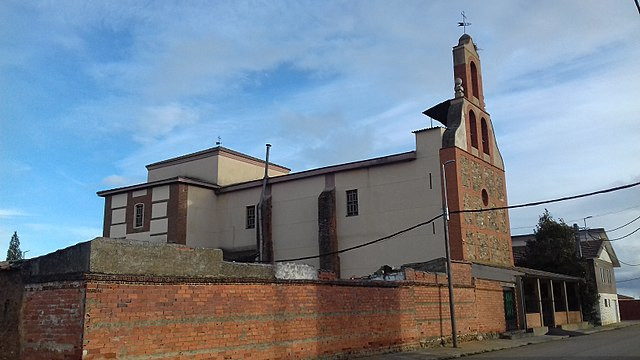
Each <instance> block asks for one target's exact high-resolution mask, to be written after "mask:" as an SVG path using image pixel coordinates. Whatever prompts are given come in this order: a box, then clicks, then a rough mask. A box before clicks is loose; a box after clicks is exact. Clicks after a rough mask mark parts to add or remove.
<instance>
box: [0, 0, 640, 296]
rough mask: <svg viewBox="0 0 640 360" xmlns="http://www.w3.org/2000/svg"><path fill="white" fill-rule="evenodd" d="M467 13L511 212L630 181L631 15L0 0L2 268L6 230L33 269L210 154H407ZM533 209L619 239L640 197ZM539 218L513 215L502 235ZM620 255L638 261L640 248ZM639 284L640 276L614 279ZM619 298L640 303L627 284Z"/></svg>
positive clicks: (481, 7)
mask: <svg viewBox="0 0 640 360" xmlns="http://www.w3.org/2000/svg"><path fill="white" fill-rule="evenodd" d="M461 11H465V13H466V15H467V16H468V20H467V21H469V22H471V24H472V25H471V26H470V27H468V28H467V32H468V33H469V34H470V35H471V36H472V37H473V39H474V41H475V43H476V44H477V46H478V47H479V48H480V56H481V61H482V64H481V66H482V71H483V85H484V94H485V102H486V106H487V110H488V111H489V113H490V114H491V118H492V121H493V124H494V128H495V131H496V137H497V142H498V145H499V147H500V150H501V153H502V155H503V157H504V161H505V167H506V175H507V189H508V200H509V203H510V204H520V203H525V202H530V201H537V200H545V199H551V198H556V197H562V196H567V195H574V194H580V193H586V192H591V191H595V190H600V189H605V188H609V187H613V186H618V185H623V184H628V183H632V182H636V181H640V161H638V154H639V153H640V121H639V120H640V119H639V116H638V114H640V101H638V94H639V90H638V85H637V84H638V83H640V70H639V69H638V59H640V41H638V33H640V15H639V14H638V11H637V9H636V7H635V4H634V2H633V0H624V1H623V0H618V1H599V0H595V1H585V0H565V1H557V0H541V1H513V0H502V1H498V0H493V1H482V2H479V1H410V0H403V1H378V0H371V1H363V0H362V1H357V0H354V1H323V2H319V1H291V2H288V1H203V2H199V1H161V2H155V1H87V2H85V1H80V0H76V1H64V0H63V1H13V0H5V1H2V2H0V99H1V100H0V185H1V186H0V251H4V249H6V247H8V243H9V240H10V238H11V235H12V234H13V232H14V231H17V232H18V235H19V236H20V240H21V248H22V250H23V251H28V252H27V253H26V257H35V256H39V255H43V254H46V253H49V252H52V251H55V250H57V249H61V248H64V247H67V246H69V245H73V244H75V243H78V242H81V241H86V240H89V239H92V238H94V237H97V236H101V234H102V218H103V211H104V210H103V209H104V201H103V199H102V198H100V197H98V196H97V195H96V191H99V190H105V189H110V188H113V187H119V186H124V185H131V184H136V183H141V182H144V181H145V180H146V169H145V167H144V166H145V165H147V164H150V163H153V162H156V161H160V160H164V159H167V158H170V157H174V156H179V155H183V154H187V153H190V152H194V151H198V150H202V149H205V148H209V147H212V146H215V143H216V141H218V137H220V139H221V141H222V145H223V146H225V147H227V148H230V149H233V150H236V151H240V152H243V153H246V154H249V155H252V156H255V157H260V158H261V157H263V156H264V144H265V143H271V144H272V145H273V147H272V148H271V154H270V156H271V160H272V161H273V162H275V163H277V164H280V165H284V166H287V167H289V168H291V169H292V170H293V171H302V170H306V169H310V168H315V167H320V166H326V165H331V164H337V163H341V162H347V161H356V160H362V159H367V158H372V157H378V156H384V155H390V154H395V153H399V152H404V151H409V150H412V149H414V140H413V134H411V131H412V130H416V129H420V128H424V127H428V126H430V121H429V119H428V118H426V117H424V116H423V115H422V114H421V112H422V111H423V110H425V109H427V108H429V107H431V106H432V105H435V104H437V103H439V102H441V101H444V100H446V99H449V98H452V97H453V85H454V82H453V69H452V57H451V48H452V47H453V46H454V45H456V44H457V40H458V38H459V37H460V36H461V35H462V28H459V27H457V22H458V21H461V15H460V13H461ZM546 208H547V209H548V210H549V211H550V212H551V214H552V215H553V216H554V217H555V218H558V219H564V220H565V221H566V222H567V223H569V224H573V223H578V224H579V225H580V226H584V223H585V220H584V218H585V217H589V216H590V217H591V218H589V219H587V220H586V224H587V226H588V227H590V228H598V227H603V228H605V229H615V228H616V227H618V226H620V225H623V224H625V223H627V222H629V221H631V220H633V219H634V218H635V217H637V216H640V187H636V188H633V189H628V190H622V191H618V192H615V193H611V194H606V195H598V196H593V197H589V198H586V199H583V200H574V201H567V202H562V203H557V204H550V205H548V206H546ZM544 209H545V207H544V206H543V207H533V208H525V209H518V210H512V211H511V212H510V219H511V227H512V233H513V234H523V233H530V232H532V231H533V229H534V227H535V224H536V222H537V220H538V216H539V215H540V214H541V213H542V212H543V211H544ZM639 227H640V220H637V221H635V222H633V223H631V224H630V225H628V226H626V227H623V228H621V229H619V230H616V231H613V232H610V233H609V237H610V238H616V237H620V236H624V235H626V234H628V233H630V232H632V231H633V230H635V229H637V228H639ZM395 230H396V229H390V232H392V231H395ZM613 244H614V248H615V250H616V252H617V254H618V257H619V258H620V259H621V260H623V261H624V262H626V263H628V264H640V231H639V232H637V233H635V234H633V235H631V236H629V237H627V238H624V239H622V240H619V241H616V242H614V243H613ZM2 254H4V253H2ZM0 256H2V257H3V258H4V255H0ZM635 277H640V266H628V265H623V266H622V267H621V268H619V269H617V270H616V278H617V279H618V280H625V279H631V278H635ZM618 292H619V293H623V294H628V295H633V296H636V297H640V280H635V281H627V282H622V283H618Z"/></svg>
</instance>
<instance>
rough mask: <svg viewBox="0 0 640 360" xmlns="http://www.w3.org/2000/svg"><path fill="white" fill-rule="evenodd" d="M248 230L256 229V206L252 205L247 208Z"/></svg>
mask: <svg viewBox="0 0 640 360" xmlns="http://www.w3.org/2000/svg"><path fill="white" fill-rule="evenodd" d="M246 225H247V229H255V228H256V206H255V205H251V206H247V222H246Z"/></svg>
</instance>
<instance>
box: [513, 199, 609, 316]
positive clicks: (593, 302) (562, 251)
mask: <svg viewBox="0 0 640 360" xmlns="http://www.w3.org/2000/svg"><path fill="white" fill-rule="evenodd" d="M535 236H536V237H535V240H532V241H528V242H527V250H526V256H525V266H526V267H529V268H532V269H538V270H544V271H550V272H554V273H559V274H565V275H571V276H576V277H581V278H583V279H585V282H581V283H580V284H579V292H580V300H581V302H582V312H583V315H584V317H585V320H588V321H591V322H598V321H599V319H598V318H597V310H596V309H597V306H598V298H599V295H598V289H597V287H596V283H595V278H594V274H593V269H592V266H591V265H590V264H589V262H588V261H587V260H586V259H584V258H580V257H578V255H577V254H576V243H575V241H576V240H575V232H574V230H573V228H571V227H570V226H569V225H567V224H566V223H565V222H564V220H562V219H560V220H559V221H556V220H555V219H554V218H553V216H551V214H550V213H549V211H548V210H545V211H544V214H542V216H540V219H539V220H538V225H537V226H536V230H535Z"/></svg>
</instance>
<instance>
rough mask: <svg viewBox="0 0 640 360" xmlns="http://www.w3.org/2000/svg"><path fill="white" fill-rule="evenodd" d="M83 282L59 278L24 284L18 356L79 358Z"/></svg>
mask: <svg viewBox="0 0 640 360" xmlns="http://www.w3.org/2000/svg"><path fill="white" fill-rule="evenodd" d="M84 292H85V290H84V284H83V282H81V281H61V282H50V283H43V284H28V285H25V287H24V295H23V296H24V297H23V308H22V322H21V332H22V334H21V342H22V344H21V352H22V354H21V358H23V359H43V360H45V359H46V360H56V359H80V358H81V357H82V324H83V321H82V320H83V310H84Z"/></svg>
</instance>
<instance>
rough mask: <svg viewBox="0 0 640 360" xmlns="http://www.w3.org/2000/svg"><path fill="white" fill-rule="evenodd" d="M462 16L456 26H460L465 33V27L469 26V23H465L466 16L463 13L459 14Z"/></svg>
mask: <svg viewBox="0 0 640 360" xmlns="http://www.w3.org/2000/svg"><path fill="white" fill-rule="evenodd" d="M460 14H461V15H462V21H459V22H458V26H462V29H463V31H464V33H465V34H466V33H467V26H471V23H470V22H467V15H465V14H464V11H463V12H461V13H460Z"/></svg>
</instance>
